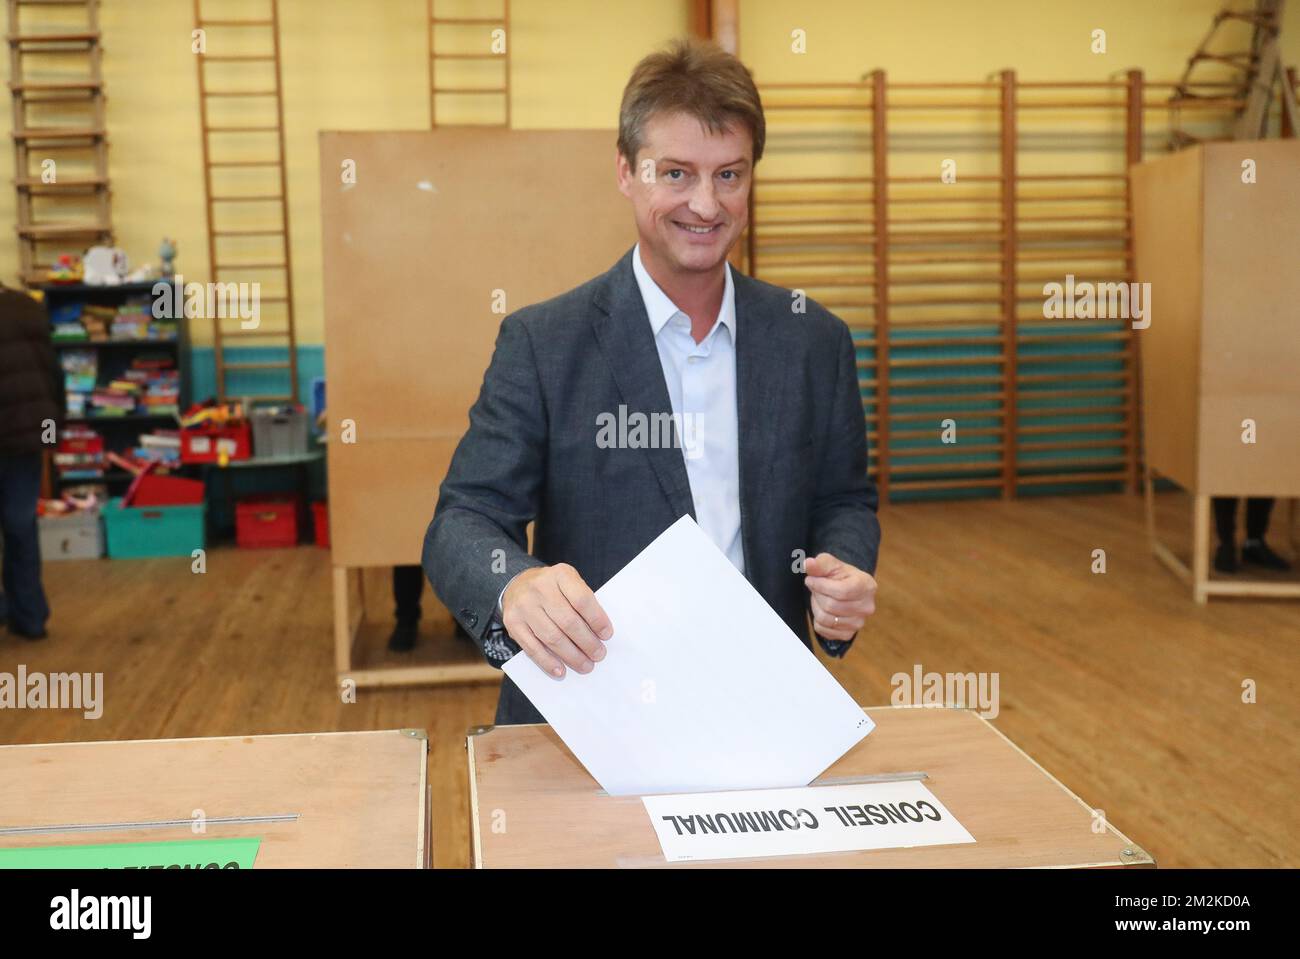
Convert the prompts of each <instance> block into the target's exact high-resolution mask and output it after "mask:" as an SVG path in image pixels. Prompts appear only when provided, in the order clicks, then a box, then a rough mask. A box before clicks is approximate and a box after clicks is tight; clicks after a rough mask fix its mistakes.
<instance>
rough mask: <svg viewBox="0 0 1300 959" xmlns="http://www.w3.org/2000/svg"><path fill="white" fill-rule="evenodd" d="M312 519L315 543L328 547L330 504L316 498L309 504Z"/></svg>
mask: <svg viewBox="0 0 1300 959" xmlns="http://www.w3.org/2000/svg"><path fill="white" fill-rule="evenodd" d="M311 514H312V521H313V525H314V527H315V532H316V545H317V546H320V547H323V548H324V549H329V548H330V504H329V503H328V502H324V501H322V500H317V501H316V502H315V503H312V504H311Z"/></svg>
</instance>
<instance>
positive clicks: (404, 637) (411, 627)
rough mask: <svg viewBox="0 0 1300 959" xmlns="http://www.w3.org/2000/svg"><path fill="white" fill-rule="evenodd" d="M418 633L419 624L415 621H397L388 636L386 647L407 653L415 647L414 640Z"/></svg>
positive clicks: (396, 651)
mask: <svg viewBox="0 0 1300 959" xmlns="http://www.w3.org/2000/svg"><path fill="white" fill-rule="evenodd" d="M419 635H420V625H419V623H418V622H416V623H400V622H399V623H398V624H397V625H396V626H394V627H393V632H392V634H391V635H390V636H389V637H388V648H389V649H391V650H392V651H393V652H395V653H409V652H410V651H411V650H413V649H415V640H416V638H417V637H418V636H419Z"/></svg>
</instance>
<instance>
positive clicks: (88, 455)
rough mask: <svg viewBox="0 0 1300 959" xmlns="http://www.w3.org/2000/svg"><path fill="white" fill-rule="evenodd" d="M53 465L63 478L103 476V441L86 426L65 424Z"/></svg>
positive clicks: (94, 477) (95, 477)
mask: <svg viewBox="0 0 1300 959" xmlns="http://www.w3.org/2000/svg"><path fill="white" fill-rule="evenodd" d="M54 467H55V469H57V470H58V471H59V478H60V479H64V480H70V479H80V480H95V479H103V478H104V441H103V439H102V438H101V437H100V435H99V434H98V433H96V432H95V431H94V430H92V429H90V428H89V427H86V426H67V427H65V428H64V430H63V439H61V440H60V441H59V445H58V448H57V450H56V451H55V453H54Z"/></svg>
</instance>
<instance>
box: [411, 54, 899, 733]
mask: <svg viewBox="0 0 1300 959" xmlns="http://www.w3.org/2000/svg"><path fill="white" fill-rule="evenodd" d="M765 132H766V127H765V123H764V119H763V109H762V104H761V102H760V100H759V96H758V91H757V90H756V89H755V87H754V83H753V79H752V77H751V76H750V73H749V71H748V70H747V69H746V68H745V67H744V66H743V65H742V64H741V63H740V61H739V60H737V59H736V58H735V57H733V56H731V55H730V54H727V53H725V52H723V51H721V50H720V49H718V48H717V47H715V46H713V45H711V44H705V43H702V42H699V41H679V42H678V43H676V44H674V45H673V46H672V47H671V48H670V49H669V50H667V51H665V52H662V53H656V54H652V55H651V56H649V57H646V58H645V59H644V60H642V61H641V63H640V64H638V65H637V67H636V69H635V70H634V71H633V74H632V77H631V79H630V81H629V82H628V85H627V88H626V90H625V91H624V94H623V102H622V107H621V109H620V113H619V138H618V151H617V154H616V164H617V166H616V171H617V177H618V186H619V190H620V191H621V192H622V193H623V194H624V195H625V196H627V197H628V199H629V200H630V201H631V205H632V210H633V213H634V216H635V219H636V226H637V233H638V237H639V241H638V243H637V245H636V246H635V247H633V248H632V249H631V250H629V251H627V252H626V253H624V254H623V256H622V257H621V258H620V259H619V260H618V262H617V263H615V264H614V266H613V267H612V268H611V269H610V270H609V272H607V273H605V274H604V275H603V276H598V277H596V278H595V279H593V280H590V281H588V282H587V283H584V284H583V285H582V286H579V287H577V288H576V289H573V290H570V291H569V292H567V293H564V294H562V295H560V296H557V297H555V298H554V299H551V300H548V301H546V302H544V303H538V304H535V305H533V306H529V307H525V308H524V309H522V310H519V311H518V312H516V313H514V314H512V315H510V316H508V317H506V318H505V320H504V321H503V322H502V324H501V330H500V333H499V334H498V336H497V342H496V350H495V352H494V354H493V357H492V362H491V364H490V366H489V367H488V370H487V373H486V374H485V376H484V379H483V387H482V390H481V392H480V393H479V398H478V401H477V402H476V403H475V404H474V406H473V408H472V409H471V410H470V414H469V417H470V426H469V430H468V432H466V434H465V436H464V438H463V439H462V440H461V442H460V445H459V446H458V447H457V449H456V453H455V455H454V457H453V458H452V462H451V466H450V468H449V470H448V472H447V477H446V479H445V481H444V482H443V484H442V488H441V491H440V495H439V498H438V506H437V509H436V511H435V513H434V516H433V521H432V522H431V523H430V524H429V529H428V532H427V534H426V535H425V542H424V570H425V573H426V574H427V575H428V577H429V580H430V582H432V584H433V588H434V590H435V591H436V592H437V594H438V596H439V597H440V598H441V599H442V601H443V602H444V603H446V605H447V607H448V608H449V609H450V610H451V612H452V614H453V615H454V616H455V617H456V619H457V621H458V622H459V623H460V624H461V625H462V626H464V627H465V629H466V630H468V631H469V633H470V635H471V636H473V637H474V638H475V640H476V641H477V642H478V643H479V645H480V646H481V647H482V649H483V653H484V655H485V657H486V658H487V660H488V661H489V662H491V663H493V664H494V665H497V666H500V665H501V664H502V663H504V662H505V660H507V659H509V658H510V657H511V656H512V655H514V653H516V652H518V651H519V650H520V649H522V650H523V651H524V652H525V653H527V654H528V656H530V657H531V658H532V659H533V660H534V662H536V663H537V664H538V666H540V667H541V668H543V669H544V670H546V671H547V672H548V673H550V674H551V675H552V676H554V677H555V678H556V680H557V681H562V680H563V678H564V676H565V675H566V669H575V670H577V671H578V672H580V673H586V672H589V671H591V670H592V669H593V668H596V666H597V664H599V662H600V661H601V660H602V659H603V658H604V657H605V655H606V644H607V643H612V644H615V647H616V645H617V643H618V623H611V622H610V620H609V617H608V616H607V615H606V614H605V612H604V610H602V609H601V608H600V604H599V602H598V601H597V600H596V597H595V595H594V594H593V590H594V589H596V588H599V587H600V585H601V584H603V583H604V582H605V581H606V580H608V579H609V578H610V577H611V576H613V575H614V574H615V573H616V572H618V570H619V569H621V568H622V567H623V566H624V565H625V564H626V563H627V562H628V561H630V560H631V559H632V558H633V557H635V556H636V555H637V554H638V553H639V552H640V551H641V550H642V549H643V548H645V546H647V545H648V544H649V543H650V542H651V541H652V540H653V539H655V537H657V536H658V535H659V534H660V533H662V532H663V531H664V530H665V529H667V528H668V526H670V525H671V524H672V523H673V522H675V521H676V520H677V519H678V518H679V517H681V516H682V515H683V514H686V513H689V514H690V515H691V516H692V517H693V518H694V519H695V520H696V522H697V523H699V525H700V527H701V529H703V531H704V532H705V533H706V534H707V535H708V536H709V537H710V539H711V540H712V541H713V542H714V543H715V544H716V545H717V546H718V548H719V549H720V550H722V551H723V552H724V553H726V555H727V557H728V558H729V559H730V560H731V562H732V563H733V564H734V565H735V566H736V568H737V569H739V570H740V571H741V572H742V573H743V574H744V575H745V577H746V578H747V579H748V580H749V582H750V583H751V584H752V585H753V586H754V588H755V589H756V590H757V591H758V592H759V593H760V594H761V595H762V596H763V598H764V599H765V600H767V602H768V603H769V604H770V605H771V606H772V608H773V609H774V610H776V612H777V613H778V614H779V615H780V616H781V618H782V619H783V620H784V621H785V622H786V623H787V624H788V625H789V627H790V629H791V630H792V631H793V632H794V634H795V635H796V636H797V637H799V639H800V640H802V641H803V643H804V644H805V645H807V646H809V647H810V648H811V639H810V636H809V629H808V621H809V616H810V615H811V619H812V625H813V630H814V631H815V633H816V635H817V637H818V641H819V642H820V644H821V645H822V648H823V649H824V650H825V651H826V652H827V653H829V654H830V655H832V656H842V655H844V653H845V652H846V651H847V649H848V647H849V644H850V643H851V642H852V641H853V638H854V637H855V636H856V634H857V632H858V630H859V629H861V627H862V626H863V623H864V621H865V619H866V617H867V616H869V615H870V614H871V613H873V612H874V611H875V593H876V581H875V579H874V578H873V576H872V573H873V572H874V571H875V568H876V554H877V551H878V548H879V544H880V525H879V522H878V521H877V518H876V503H877V498H876V491H875V488H874V486H873V485H872V483H871V481H870V480H869V479H868V478H867V442H866V426H865V422H864V418H863V411H862V399H861V394H860V393H859V387H858V373H857V363H856V353H855V349H854V345H853V340H852V337H851V336H850V333H849V329H848V327H847V326H846V325H845V324H844V322H843V321H842V320H840V319H838V318H837V317H835V316H834V315H832V314H831V313H830V312H828V311H827V310H825V309H823V308H822V307H821V306H819V305H818V304H817V303H815V302H813V301H812V300H807V299H805V298H804V297H803V296H802V294H799V293H798V292H797V291H795V292H792V291H789V290H785V289H782V288H780V287H776V286H772V285H771V284H768V283H763V282H760V281H758V280H755V279H752V278H750V277H747V276H745V275H743V274H741V273H738V272H735V271H733V270H732V269H731V268H730V266H729V265H728V264H727V262H726V258H727V254H728V252H729V251H730V250H731V248H732V246H733V245H734V244H735V243H736V241H737V240H738V239H739V237H740V235H741V233H742V232H743V230H744V228H745V225H746V223H747V220H748V200H749V191H750V187H751V183H752V181H753V171H754V164H756V163H757V162H758V160H759V159H760V158H761V156H762V153H763V142H764V138H765ZM574 215H576V216H580V215H581V210H580V209H575V214H574ZM664 424H668V425H669V426H670V427H671V428H660V427H663V426H664ZM530 522H532V523H534V530H533V553H532V554H531V555H530V554H529V552H528V550H527V538H526V535H527V534H526V529H527V526H528V524H529V523H530ZM682 562H683V563H687V564H689V563H690V562H691V557H689V556H683V557H682ZM708 641H710V642H719V643H735V644H736V645H737V647H738V649H739V648H741V647H743V644H744V641H745V637H744V636H714V637H710V638H709V639H708ZM496 722H497V723H498V724H506V723H529V722H544V720H543V718H542V716H541V715H540V714H539V713H538V711H537V710H536V708H535V707H534V706H533V705H532V703H531V702H529V700H528V699H527V698H526V697H525V696H524V695H523V693H521V692H520V691H519V689H518V687H516V686H515V685H514V684H513V683H512V682H511V681H510V679H509V678H508V677H504V676H503V677H502V685H501V698H500V701H499V703H498V705H497V715H496Z"/></svg>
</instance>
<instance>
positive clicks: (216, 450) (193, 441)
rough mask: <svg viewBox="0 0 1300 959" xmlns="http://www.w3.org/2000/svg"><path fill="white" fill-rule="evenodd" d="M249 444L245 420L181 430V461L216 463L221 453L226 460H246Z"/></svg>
mask: <svg viewBox="0 0 1300 959" xmlns="http://www.w3.org/2000/svg"><path fill="white" fill-rule="evenodd" d="M250 446H251V437H250V434H249V430H248V423H247V421H240V422H238V423H227V424H226V425H224V426H202V427H199V428H198V429H192V430H181V462H182V463H218V462H220V461H221V457H222V455H223V454H224V455H225V457H226V459H227V460H246V459H248V458H249V457H250V456H252V452H251V450H250V449H249V447H250Z"/></svg>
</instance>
